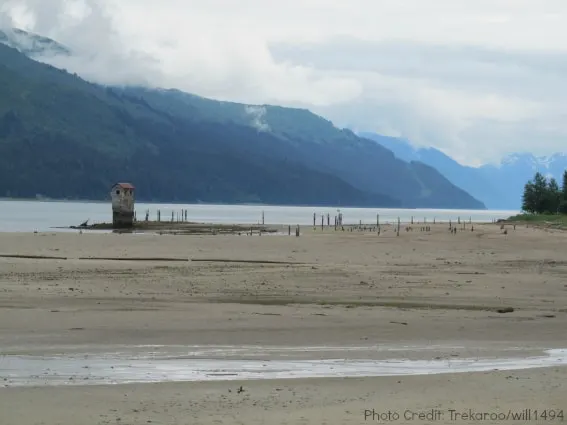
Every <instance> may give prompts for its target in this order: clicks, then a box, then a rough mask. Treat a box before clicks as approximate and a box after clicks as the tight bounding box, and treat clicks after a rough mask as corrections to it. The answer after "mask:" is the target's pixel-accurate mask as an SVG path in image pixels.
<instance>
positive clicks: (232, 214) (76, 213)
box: [0, 200, 517, 232]
mask: <svg viewBox="0 0 567 425" xmlns="http://www.w3.org/2000/svg"><path fill="white" fill-rule="evenodd" d="M339 208H340V211H341V212H342V213H343V216H344V223H345V224H358V223H359V222H362V223H364V224H375V223H376V215H377V214H380V222H381V223H382V224H385V223H387V222H391V223H393V222H395V221H397V219H398V217H399V218H400V220H401V221H402V223H405V222H409V221H410V220H411V217H415V220H417V221H423V220H424V219H427V220H428V222H433V220H434V219H436V220H437V221H438V222H440V221H443V222H448V221H449V220H453V221H456V220H457V219H458V218H459V217H460V218H461V219H462V220H469V219H470V220H471V221H473V222H491V221H492V220H493V219H499V218H507V217H509V216H511V215H514V214H516V213H517V212H516V211H490V210H434V209H387V208H341V207H293V206H273V205H269V206H262V205H205V204H198V205H189V204H144V203H136V214H137V217H138V218H141V217H144V216H145V214H146V211H149V212H150V220H156V219H157V211H158V210H160V211H161V217H162V219H163V220H168V218H169V219H171V214H172V213H173V214H174V215H175V216H176V215H177V214H178V213H180V212H181V210H187V213H188V216H187V218H188V220H189V221H195V222H204V223H214V224H233V223H238V224H258V223H260V222H261V220H262V213H264V219H265V224H266V225H292V226H295V225H297V224H299V225H312V224H313V213H316V215H317V224H320V223H321V221H320V220H321V215H325V216H326V215H327V214H329V215H330V222H331V223H333V221H334V216H335V215H337V213H338V210H339ZM87 219H89V224H92V223H96V222H98V223H101V222H107V223H108V222H111V221H112V207H111V205H110V202H41V201H15V200H13V201H12V200H10V201H8V200H0V231H1V232H33V231H36V230H37V231H41V232H43V231H58V232H60V231H64V230H63V229H55V228H56V227H66V226H78V225H79V224H80V223H82V222H83V221H85V220H87ZM325 220H326V219H325ZM293 230H294V229H292V231H293Z"/></svg>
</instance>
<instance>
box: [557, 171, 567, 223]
mask: <svg viewBox="0 0 567 425" xmlns="http://www.w3.org/2000/svg"><path fill="white" fill-rule="evenodd" d="M558 211H559V212H560V213H561V214H567V170H565V171H564V172H563V185H562V187H561V201H560V202H559V208H558Z"/></svg>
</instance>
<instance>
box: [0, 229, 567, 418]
mask: <svg viewBox="0 0 567 425" xmlns="http://www.w3.org/2000/svg"><path fill="white" fill-rule="evenodd" d="M413 228H414V230H413V231H412V232H406V231H405V230H404V228H402V232H401V233H400V236H399V237H396V236H395V233H394V232H393V230H392V229H391V228H389V229H386V231H385V232H382V234H381V235H380V236H378V235H377V234H376V233H371V232H357V231H354V232H344V233H343V232H336V233H335V232H334V231H333V230H326V231H325V232H321V231H320V230H317V231H312V229H310V228H302V231H303V234H302V236H301V237H299V238H296V237H295V236H291V237H288V236H279V235H263V236H258V235H254V236H244V235H242V236H236V235H215V236H181V235H177V236H174V235H150V234H123V235H117V234H86V233H84V234H74V233H39V234H10V233H3V234H0V255H2V254H4V255H24V256H25V255H27V256H39V255H41V256H49V257H61V258H66V259H44V260H40V259H33V258H0V352H1V354H3V355H27V356H44V355H73V354H75V355H82V354H90V355H92V354H94V353H108V352H120V351H124V350H127V351H129V352H131V353H132V355H143V354H144V353H147V352H148V347H140V346H144V345H145V346H148V345H150V346H156V345H160V346H163V347H157V348H156V347H154V348H152V351H154V352H156V351H157V352H159V353H161V354H162V355H163V354H164V353H166V354H167V355H169V354H171V353H172V352H175V353H177V355H183V350H185V348H183V347H185V346H210V345H217V346H218V345H232V346H238V347H242V346H260V347H296V349H295V351H293V352H291V353H290V352H285V351H284V352H283V354H282V352H277V353H276V352H275V351H277V350H272V351H269V350H268V351H265V352H262V354H261V355H258V354H254V353H250V351H246V350H245V351H241V352H234V353H233V354H231V356H230V357H231V359H236V360H238V359H240V360H250V359H258V358H260V359H265V360H266V361H270V360H276V359H282V358H285V359H287V360H291V361H293V360H302V359H303V360H318V359H348V360H363V359H377V360H396V359H398V360H400V359H410V360H431V361H433V360H443V359H446V360H447V361H449V360H451V359H453V360H454V359H475V358H476V359H487V358H488V359H490V358H510V357H514V356H516V357H518V358H524V357H526V356H538V355H542V353H543V350H546V349H551V348H557V349H560V348H566V347H567V331H566V329H567V260H565V254H564V252H565V251H564V247H565V246H566V242H567V233H564V232H560V231H553V230H549V229H548V230H540V229H532V228H526V227H522V226H517V228H516V230H513V228H512V227H511V226H510V227H509V228H508V234H507V235H504V234H502V230H501V229H500V226H498V225H475V230H474V232H471V231H470V227H468V228H467V230H466V231H459V232H458V233H457V234H456V235H452V234H450V233H449V231H448V225H446V224H443V225H435V226H432V229H431V231H430V232H421V231H420V226H419V225H414V226H413ZM102 257H104V258H107V259H105V260H97V259H96V258H102ZM86 258H91V259H86ZM92 258H95V259H92ZM111 258H114V259H111ZM119 258H122V259H124V258H131V259H135V260H132V261H127V260H126V261H125V260H122V261H118V260H117V259H119ZM144 258H152V259H153V260H146V261H144V260H143V259H144ZM160 258H162V259H165V258H180V259H183V260H184V261H177V262H174V261H159V259H160ZM185 260H186V261H185ZM199 260H207V261H199ZM223 260H225V261H223ZM262 261H264V263H262ZM509 307H512V308H514V311H513V312H510V313H498V310H501V311H505V310H502V309H506V308H509ZM171 346H177V347H178V348H174V347H171ZM423 346H429V347H430V349H428V350H424V349H421V348H420V347H423ZM180 347H181V348H180ZM301 347H320V348H318V349H317V350H316V351H309V350H301ZM325 347H327V348H325ZM332 347H335V348H332ZM348 347H359V348H360V347H362V348H363V349H357V350H351V351H348V350H347V348H348ZM380 347H397V348H398V349H397V350H380ZM364 348H365V349H364ZM176 350H177V351H176ZM179 350H181V353H180V352H179ZM187 351H188V349H187ZM217 354H218V353H217ZM193 357H195V356H193ZM197 357H200V358H203V359H212V358H215V357H217V358H218V357H220V358H226V354H223V353H220V354H218V355H216V356H215V354H214V353H212V352H211V351H210V350H209V351H207V349H206V347H205V349H204V350H203V354H202V355H201V356H197ZM2 359H4V360H2ZM5 359H6V357H4V358H2V357H0V370H2V362H3V361H5ZM519 363H520V361H519ZM565 378H566V368H565V367H558V368H541V369H529V370H520V371H505V372H502V371H501V372H477V373H470V374H469V373H460V374H442V375H426V376H400V377H392V376H390V377H373V378H341V379H338V378H337V379H333V378H310V379H293V380H289V379H285V380H284V379H282V380H260V381H251V380H245V381H229V382H185V383H156V384H129V385H114V386H99V385H95V386H92V385H91V386H73V387H61V386H59V387H50V388H43V387H37V388H18V387H16V386H15V385H10V380H9V379H8V377H6V381H4V385H5V387H4V388H0V396H1V397H0V423H1V424H24V425H25V424H46V425H51V424H59V423H60V424H64V425H71V424H76V423H78V422H77V418H78V417H80V418H81V420H80V421H79V422H80V423H81V424H86V425H90V424H106V423H124V424H130V423H132V424H138V423H140V424H141V423H162V424H170V423H171V424H177V423H179V424H185V423H188V424H189V423H190V424H213V423H226V424H234V423H242V424H254V423H258V424H259V423H267V424H272V423H273V424H284V423H286V424H311V423H317V424H319V423H321V424H323V423H326V424H358V423H365V422H369V421H370V418H367V420H366V421H365V418H364V410H365V409H372V408H374V409H376V410H379V409H382V410H385V409H391V410H395V409H397V410H398V411H399V410H400V409H402V413H403V410H404V409H414V410H419V409H421V410H426V409H441V410H444V411H445V415H444V417H443V418H438V419H439V420H435V421H429V422H427V421H425V420H420V419H419V418H418V417H414V418H413V419H412V420H409V421H406V422H407V423H433V422H434V423H468V421H465V420H463V418H462V417H461V418H460V419H459V418H451V417H450V415H449V412H448V409H450V408H452V407H458V408H459V409H469V408H471V409H481V410H487V409H488V411H490V412H494V411H495V409H496V408H498V409H499V411H504V410H505V411H507V410H508V409H520V408H531V409H537V408H539V409H540V410H541V409H543V408H546V409H551V408H555V409H558V408H559V409H560V408H563V409H567V405H565V400H567V388H566V384H565V382H566V381H565ZM240 385H242V386H243V387H244V388H243V389H244V391H243V392H241V393H238V392H237V389H238V387H239V386H240ZM229 389H230V390H231V392H229ZM30 406H33V408H30ZM118 419H120V420H119V421H118V422H117V420H118ZM451 419H455V420H451ZM148 421H152V422H148ZM375 422H376V421H375ZM397 422H398V423H404V421H403V420H402V419H400V420H399V421H397ZM500 422H501V421H494V422H490V421H485V422H484V423H500ZM531 422H533V420H532V421H531ZM547 422H549V421H547ZM547 422H546V423H547ZM555 422H557V420H555ZM382 423H384V422H382ZM536 423H537V422H536Z"/></svg>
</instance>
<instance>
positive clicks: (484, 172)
mask: <svg viewBox="0 0 567 425" xmlns="http://www.w3.org/2000/svg"><path fill="white" fill-rule="evenodd" d="M360 135H361V136H363V137H366V138H368V139H372V140H374V141H375V142H377V143H379V144H380V145H382V146H384V147H386V148H388V149H390V150H391V151H392V152H394V155H396V156H397V157H398V158H400V159H403V160H405V161H421V162H424V163H425V164H428V165H430V166H432V167H434V168H436V169H437V170H439V172H441V173H442V174H443V175H444V176H445V177H447V178H448V179H449V180H451V181H452V182H454V183H455V184H456V185H458V186H459V187H462V188H463V189H464V190H466V191H467V192H468V193H470V194H471V195H472V196H474V197H475V198H477V199H480V200H482V201H483V202H484V203H485V204H486V206H487V207H488V208H491V209H504V210H508V209H509V210H518V209H520V207H521V199H522V193H523V190H524V185H525V183H526V182H527V181H528V180H530V179H532V178H533V176H534V174H535V173H536V172H538V171H539V172H540V173H542V174H543V175H545V176H548V177H555V178H556V179H557V180H558V181H561V177H562V175H563V171H564V170H566V169H567V155H566V154H563V153H557V154H554V155H550V156H540V157H536V156H534V155H532V154H530V153H513V154H509V155H507V156H506V157H504V158H503V159H502V160H501V162H500V164H499V165H483V166H481V167H469V166H465V165H461V164H460V163H458V162H457V161H455V160H454V159H452V158H451V157H449V156H448V155H445V154H444V153H443V152H441V151H439V150H437V149H435V148H415V147H413V146H412V145H411V144H410V143H408V142H407V141H405V140H402V139H398V138H393V137H384V136H381V135H378V134H374V133H360Z"/></svg>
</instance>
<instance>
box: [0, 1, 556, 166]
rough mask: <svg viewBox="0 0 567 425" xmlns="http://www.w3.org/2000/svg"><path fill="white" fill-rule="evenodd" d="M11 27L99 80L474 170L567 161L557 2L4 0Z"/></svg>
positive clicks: (0, 21) (4, 18)
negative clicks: (235, 105) (298, 118)
mask: <svg viewBox="0 0 567 425" xmlns="http://www.w3.org/2000/svg"><path fill="white" fill-rule="evenodd" d="M2 12H3V13H2ZM12 21H13V22H14V24H16V25H18V26H22V27H24V29H28V30H31V31H34V32H37V33H40V34H42V35H45V36H48V37H52V38H54V39H56V40H58V41H60V42H61V43H63V44H65V45H67V46H69V47H71V48H72V49H74V51H76V52H77V53H78V55H77V56H75V57H72V58H59V59H58V60H57V63H54V65H56V66H61V67H64V68H66V69H68V70H70V71H73V72H77V73H79V74H81V75H83V76H84V77H85V78H88V79H92V80H95V81H98V82H102V83H108V84H121V83H133V84H152V85H157V86H162V87H175V88H179V89H182V90H185V91H189V92H192V93H196V94H199V95H201V96H208V97H213V98H217V99H224V100H234V101H241V102H246V103H255V104H264V103H275V104H283V105H290V106H291V105H293V106H302V107H305V106H307V107H310V108H312V109H313V110H314V111H316V112H319V113H321V114H323V115H325V116H326V117H328V118H330V119H332V120H333V121H334V122H335V123H336V124H339V125H347V124H348V125H350V126H353V127H355V128H357V129H358V130H370V131H372V130H374V131H380V132H382V133H386V134H390V135H400V136H403V137H405V138H407V139H409V140H411V141H413V142H414V143H416V144H419V145H430V146H435V147H438V148H440V149H442V150H444V151H445V152H447V153H449V154H451V155H453V156H454V157H455V158H457V159H459V160H462V161H463V162H467V163H471V164H474V163H479V162H488V161H494V160H497V159H499V158H500V157H501V156H503V155H505V154H506V153H508V152H510V151H522V150H524V151H525V150H528V151H533V152H534V153H535V154H540V155H543V154H549V153H552V152H554V151H561V150H564V148H563V147H562V146H564V142H563V140H564V137H565V135H566V133H567V121H566V120H564V117H563V113H562V112H561V111H562V108H563V106H562V105H565V103H566V102H567V84H566V82H567V81H566V80H567V73H566V71H567V60H566V59H564V57H565V53H566V52H567V27H566V26H565V25H564V22H566V21H567V2H565V1H564V0H539V1H537V2H536V1H533V0H476V1H474V2H472V1H469V0H429V1H423V0H403V1H400V0H350V1H345V0H325V1H323V0H288V1H286V2H274V1H266V0H240V1H233V0H207V1H200V0H160V1H153V0H152V1H150V0H4V1H3V3H2V5H1V6H0V27H2V26H8V25H11V23H12Z"/></svg>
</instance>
